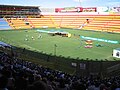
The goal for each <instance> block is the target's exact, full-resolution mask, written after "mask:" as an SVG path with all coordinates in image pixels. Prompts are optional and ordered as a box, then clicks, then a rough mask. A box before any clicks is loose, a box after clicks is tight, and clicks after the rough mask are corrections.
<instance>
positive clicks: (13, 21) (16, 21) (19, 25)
mask: <svg viewBox="0 0 120 90" xmlns="http://www.w3.org/2000/svg"><path fill="white" fill-rule="evenodd" d="M6 20H7V21H8V23H9V25H10V26H11V27H12V28H13V29H26V28H31V27H32V26H30V24H29V23H30V22H28V21H27V19H26V18H6Z"/></svg>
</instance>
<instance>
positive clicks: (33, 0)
mask: <svg viewBox="0 0 120 90" xmlns="http://www.w3.org/2000/svg"><path fill="white" fill-rule="evenodd" d="M0 5H21V6H40V7H46V8H63V7H108V6H109V7H120V0H0Z"/></svg>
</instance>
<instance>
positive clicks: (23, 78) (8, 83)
mask: <svg viewBox="0 0 120 90" xmlns="http://www.w3.org/2000/svg"><path fill="white" fill-rule="evenodd" d="M0 90H120V76H114V77H107V78H100V77H99V76H98V77H93V76H87V77H86V76H84V77H77V76H75V75H70V74H67V73H65V72H61V71H58V70H52V69H49V68H45V67H43V66H41V65H37V64H34V63H32V62H28V61H25V60H21V59H18V58H16V57H10V56H9V55H8V54H7V53H4V52H0Z"/></svg>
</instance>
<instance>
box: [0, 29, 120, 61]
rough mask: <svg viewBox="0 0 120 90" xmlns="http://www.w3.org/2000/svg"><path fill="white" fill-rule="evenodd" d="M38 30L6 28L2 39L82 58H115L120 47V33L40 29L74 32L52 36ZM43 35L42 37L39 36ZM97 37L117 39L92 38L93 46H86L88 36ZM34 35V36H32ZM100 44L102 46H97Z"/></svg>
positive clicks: (27, 47) (1, 34) (0, 36)
mask: <svg viewBox="0 0 120 90" xmlns="http://www.w3.org/2000/svg"><path fill="white" fill-rule="evenodd" d="M37 30H38V29H36V30H6V31H5V30H4V31H2V30H1V31H0V41H3V42H6V43H8V44H10V45H13V46H17V47H21V48H26V49H29V50H33V51H38V52H44V53H46V54H52V55H54V54H55V55H57V56H60V55H61V56H64V57H70V58H77V57H79V58H80V59H86V58H89V59H93V60H95V59H102V60H104V59H108V60H114V59H116V58H113V57H112V52H113V49H116V48H120V34H112V33H107V32H95V31H83V30H73V29H52V28H51V29H39V30H46V31H51V30H52V31H56V30H57V31H58V30H59V31H62V32H69V33H71V34H72V36H71V37H62V36H59V35H56V36H51V35H49V34H48V33H45V32H39V31H37ZM39 35H41V36H42V37H39ZM81 36H84V37H87V38H88V37H90V38H94V39H95V38H97V39H102V40H109V41H117V42H118V43H116V44H115V43H111V42H107V41H99V40H92V41H93V42H92V43H93V44H92V45H91V46H92V48H85V46H86V43H85V40H86V38H81ZM32 37H33V38H32ZM97 45H100V47H97Z"/></svg>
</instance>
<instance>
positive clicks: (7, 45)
mask: <svg viewBox="0 0 120 90" xmlns="http://www.w3.org/2000/svg"><path fill="white" fill-rule="evenodd" d="M0 47H11V46H10V45H9V44H7V43H4V42H2V41H0Z"/></svg>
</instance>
